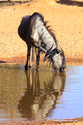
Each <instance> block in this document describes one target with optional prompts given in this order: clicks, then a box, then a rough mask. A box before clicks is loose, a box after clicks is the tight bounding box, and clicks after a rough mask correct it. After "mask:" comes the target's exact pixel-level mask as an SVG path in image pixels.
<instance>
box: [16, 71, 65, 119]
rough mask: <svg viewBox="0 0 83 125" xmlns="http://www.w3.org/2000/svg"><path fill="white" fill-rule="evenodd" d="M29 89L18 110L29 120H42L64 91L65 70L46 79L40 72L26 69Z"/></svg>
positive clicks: (20, 101)
mask: <svg viewBox="0 0 83 125" xmlns="http://www.w3.org/2000/svg"><path fill="white" fill-rule="evenodd" d="M25 75H26V78H27V89H26V90H25V94H24V95H23V96H22V97H21V99H20V100H19V104H18V110H19V112H20V113H21V114H22V117H23V118H27V119H28V120H41V119H43V118H45V117H47V116H48V114H50V111H51V110H53V109H54V108H55V105H56V101H57V100H58V101H59V99H60V98H59V97H60V96H61V95H62V93H63V91H64V86H65V81H66V74H65V72H61V73H55V72H53V74H52V76H49V75H48V77H46V78H45V79H44V80H43V78H42V77H41V78H40V76H41V74H40V72H37V71H36V73H34V72H33V71H32V70H30V71H25Z"/></svg>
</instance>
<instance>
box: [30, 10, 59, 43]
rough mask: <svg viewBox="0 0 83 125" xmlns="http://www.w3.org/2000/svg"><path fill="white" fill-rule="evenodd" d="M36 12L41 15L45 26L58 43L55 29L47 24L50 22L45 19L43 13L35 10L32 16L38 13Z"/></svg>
mask: <svg viewBox="0 0 83 125" xmlns="http://www.w3.org/2000/svg"><path fill="white" fill-rule="evenodd" d="M36 14H37V15H39V16H40V17H41V19H42V22H43V23H44V26H45V27H46V29H47V30H48V32H49V33H50V35H51V36H52V37H53V39H54V41H55V42H56V44H57V40H56V36H55V34H54V32H53V29H52V28H51V26H49V25H47V24H48V21H44V16H43V15H42V14H40V13H37V12H35V13H34V14H33V15H32V16H34V15H36Z"/></svg>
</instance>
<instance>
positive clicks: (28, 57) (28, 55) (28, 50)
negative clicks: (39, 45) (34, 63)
mask: <svg viewBox="0 0 83 125" xmlns="http://www.w3.org/2000/svg"><path fill="white" fill-rule="evenodd" d="M30 51H31V46H27V61H26V65H25V70H28V61H30V63H29V68H30V67H31V57H30ZM31 55H32V54H31Z"/></svg>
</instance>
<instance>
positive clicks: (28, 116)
mask: <svg viewBox="0 0 83 125" xmlns="http://www.w3.org/2000/svg"><path fill="white" fill-rule="evenodd" d="M23 67H24V65H23V64H0V122H3V121H5V122H7V121H17V122H19V121H32V120H34V121H39V120H42V119H59V120H60V119H71V118H76V117H83V66H77V65H67V68H66V71H65V72H62V73H55V72H53V71H52V69H51V68H49V67H48V66H44V65H43V66H42V65H40V72H36V70H35V66H34V65H33V68H32V70H30V71H25V70H24V68H23Z"/></svg>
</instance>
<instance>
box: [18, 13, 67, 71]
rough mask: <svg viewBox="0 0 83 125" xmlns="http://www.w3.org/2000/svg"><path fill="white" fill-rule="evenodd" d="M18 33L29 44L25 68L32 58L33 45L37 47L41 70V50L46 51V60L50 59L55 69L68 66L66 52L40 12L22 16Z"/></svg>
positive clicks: (37, 64)
mask: <svg viewBox="0 0 83 125" xmlns="http://www.w3.org/2000/svg"><path fill="white" fill-rule="evenodd" d="M18 34H19V36H20V37H21V39H23V40H24V41H25V42H26V44H27V61H26V65H25V70H27V69H28V60H30V51H31V46H34V47H35V48H37V49H36V50H37V52H36V69H37V70H39V59H40V52H41V51H42V52H44V53H46V55H45V57H44V61H46V60H47V59H48V60H50V62H51V63H52V66H53V68H54V70H55V71H63V70H64V69H65V67H66V60H65V56H64V52H63V50H62V48H61V47H60V46H58V44H57V40H56V37H55V35H54V33H53V32H52V30H50V28H49V26H47V22H45V21H44V17H43V16H42V15H41V14H40V13H37V12H35V13H33V14H32V15H29V16H25V17H23V18H22V21H21V24H20V26H19V28H18Z"/></svg>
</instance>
